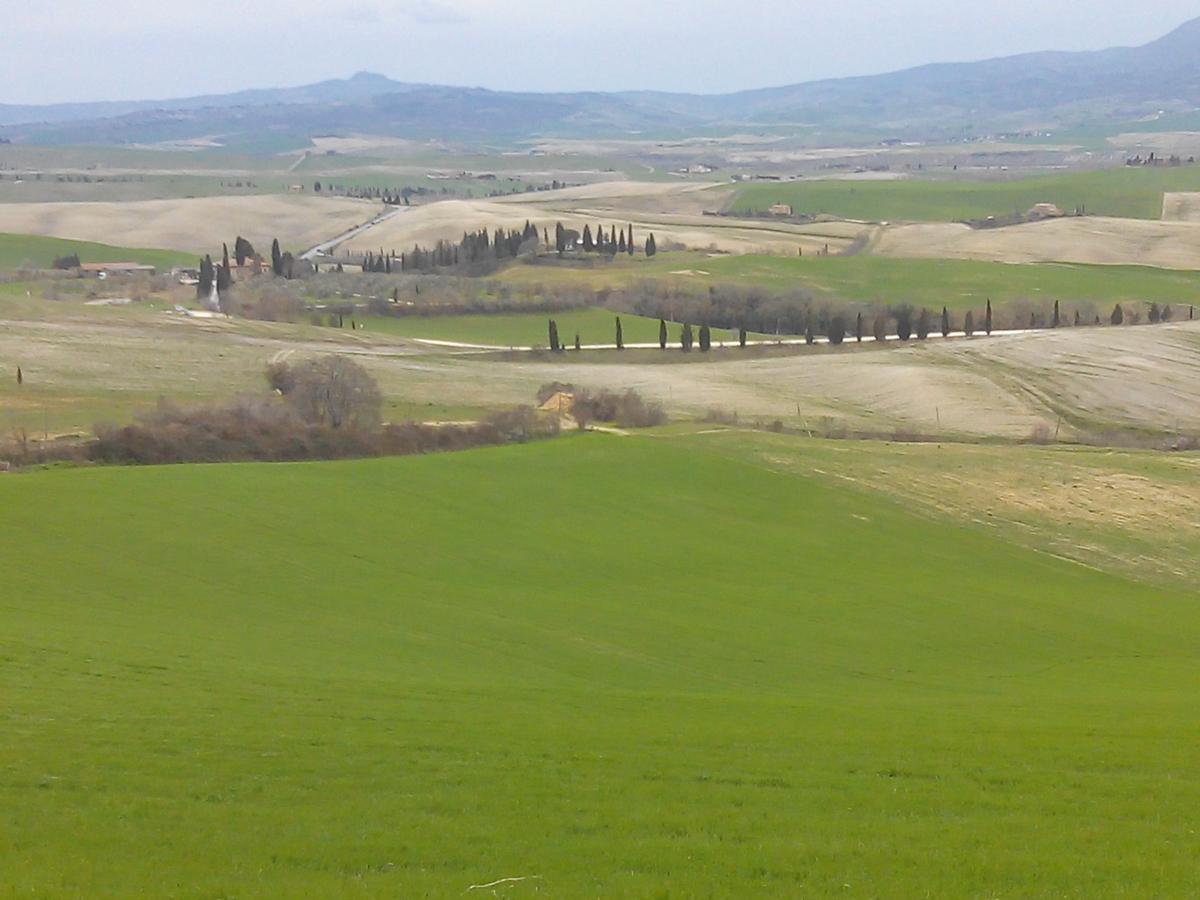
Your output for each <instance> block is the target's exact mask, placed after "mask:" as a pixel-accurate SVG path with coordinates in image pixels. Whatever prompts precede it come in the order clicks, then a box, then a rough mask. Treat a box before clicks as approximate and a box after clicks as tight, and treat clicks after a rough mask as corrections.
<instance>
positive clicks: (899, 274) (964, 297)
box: [499, 253, 1200, 309]
mask: <svg viewBox="0 0 1200 900" xmlns="http://www.w3.org/2000/svg"><path fill="white" fill-rule="evenodd" d="M680 271H691V272H703V273H705V274H703V275H696V274H693V275H678V274H672V273H673V272H680ZM499 277H500V278H502V279H504V280H506V281H509V282H511V283H514V284H521V285H525V286H529V285H538V284H540V285H542V286H543V287H545V288H547V289H548V290H549V289H553V287H555V286H557V285H567V284H573V285H579V284H586V285H587V286H588V287H591V288H594V289H598V288H604V287H608V288H621V287H629V286H631V285H635V284H637V283H638V282H639V281H644V280H655V281H671V282H674V283H676V284H678V285H680V286H681V287H686V288H688V289H690V290H693V291H703V290H705V289H706V288H707V286H708V285H710V284H720V285H727V286H732V287H740V288H762V289H763V290H766V291H771V292H787V291H790V290H797V289H800V290H807V291H810V292H812V293H813V294H814V295H815V296H817V297H819V298H824V299H842V300H857V301H865V302H870V303H873V302H876V301H879V302H883V303H885V304H889V305H896V304H899V303H910V304H924V305H928V306H949V307H950V308H951V309H967V308H974V307H978V306H980V305H982V304H983V303H984V301H985V300H986V299H988V298H989V297H990V298H991V299H992V302H993V303H1001V304H1003V303H1009V302H1012V301H1015V300H1047V301H1049V300H1063V301H1092V302H1095V303H1103V304H1109V303H1117V302H1134V301H1139V300H1141V301H1146V302H1151V301H1153V302H1157V303H1174V304H1184V303H1186V304H1193V303H1197V302H1200V272H1187V271H1179V270H1172V269H1155V268H1149V267H1145V266H1089V265H1077V264H1072V263H1051V264H1037V265H1010V264H1006V263H995V262H979V261H975V260H940V259H894V258H889V257H882V256H830V257H804V258H800V257H784V256H755V255H747V256H715V257H710V256H707V255H705V254H698V253H672V254H667V255H664V256H663V257H661V258H658V259H653V260H643V259H640V258H639V259H637V260H630V261H617V262H615V263H614V264H613V265H611V266H607V267H597V268H594V269H587V270H577V269H568V268H565V267H564V268H563V269H559V270H556V269H554V268H552V267H550V266H546V265H540V266H520V265H518V266H513V267H510V268H508V269H506V270H504V271H503V272H502V273H501V274H500V276H499Z"/></svg>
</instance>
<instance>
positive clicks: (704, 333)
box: [700, 325, 712, 353]
mask: <svg viewBox="0 0 1200 900" xmlns="http://www.w3.org/2000/svg"><path fill="white" fill-rule="evenodd" d="M710 347H712V331H710V330H709V327H708V326H707V325H701V326H700V352H701V353H707V352H708V350H709V348H710Z"/></svg>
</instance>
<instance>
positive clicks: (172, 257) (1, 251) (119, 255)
mask: <svg viewBox="0 0 1200 900" xmlns="http://www.w3.org/2000/svg"><path fill="white" fill-rule="evenodd" d="M73 253H78V254H79V259H80V261H81V262H85V263H89V262H91V263H108V262H136V263H143V264H145V265H150V266H157V267H158V268H159V269H170V268H172V267H173V266H189V265H190V266H194V265H196V258H195V257H194V256H192V255H190V254H187V253H178V252H176V251H174V250H144V249H135V248H131V247H111V246H109V245H108V244H93V243H90V242H88V241H68V240H63V239H62V238H52V237H41V236H40V235H32V234H0V269H16V268H19V267H21V266H24V265H29V264H32V265H33V266H34V267H36V268H40V269H48V268H50V266H51V265H53V263H54V260H56V259H58V258H59V257H62V256H70V255H71V254H73Z"/></svg>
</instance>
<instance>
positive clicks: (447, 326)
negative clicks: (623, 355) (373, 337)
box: [363, 308, 737, 347]
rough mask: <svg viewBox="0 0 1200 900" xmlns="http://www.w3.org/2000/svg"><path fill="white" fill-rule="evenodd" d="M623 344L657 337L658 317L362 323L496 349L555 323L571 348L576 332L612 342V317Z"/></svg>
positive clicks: (602, 312) (563, 315)
mask: <svg viewBox="0 0 1200 900" xmlns="http://www.w3.org/2000/svg"><path fill="white" fill-rule="evenodd" d="M618 315H619V316H620V317H621V330H622V333H623V335H624V339H625V343H627V344H645V343H654V342H657V341H658V319H648V318H645V317H644V316H634V315H629V314H627V313H615V312H613V311H611V310H607V309H600V308H590V309H580V310H571V311H565V312H558V313H511V314H505V315H477V316H404V317H397V316H371V317H370V318H367V319H365V320H364V321H363V325H364V326H365V327H366V328H367V329H368V330H372V331H379V332H383V333H385V334H395V335H400V336H403V337H412V338H423V339H426V340H439V341H458V342H461V343H464V344H485V345H492V346H499V347H535V346H542V347H545V346H548V345H549V329H548V322H549V320H550V319H554V320H555V321H556V322H557V323H558V334H559V339H560V340H561V341H562V342H563V343H564V344H565V345H567V346H571V345H572V344H573V343H574V341H575V335H576V334H577V333H578V335H579V339H580V342H581V343H583V344H612V343H615V341H616V328H617V326H616V317H617V316H618ZM668 331H669V334H670V338H671V341H672V343H675V342H676V341H678V338H679V326H677V325H669V327H668ZM712 339H713V341H714V342H716V341H736V340H737V332H728V331H724V330H722V329H716V330H714V331H713V333H712Z"/></svg>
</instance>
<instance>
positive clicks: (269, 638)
mask: <svg viewBox="0 0 1200 900" xmlns="http://www.w3.org/2000/svg"><path fill="white" fill-rule="evenodd" d="M740 440H741V441H743V442H744V443H745V446H744V445H743V443H739V441H729V442H724V443H718V444H716V445H710V444H708V443H706V439H705V437H704V436H703V435H692V436H671V435H670V433H669V432H668V433H664V434H662V435H659V436H656V437H654V438H645V437H628V438H622V437H614V436H603V435H597V436H588V437H571V438H563V439H560V440H558V441H554V442H550V443H544V444H536V445H528V446H513V447H507V448H502V449H495V450H487V451H478V452H469V453H463V454H455V455H440V456H429V457H420V458H409V459H401V460H373V461H363V462H341V463H325V464H300V465H258V466H255V465H240V466H224V465H219V466H196V467H168V468H158V469H72V470H51V471H40V472H32V473H27V474H19V475H7V476H0V571H3V573H4V579H3V584H4V587H3V590H2V591H0V621H2V622H3V629H2V630H0V696H3V697H4V703H3V704H0V767H2V771H3V778H0V859H2V860H3V865H2V866H0V894H5V895H11V896H87V897H132V896H189V897H191V896H201V897H233V896H236V897H240V898H249V897H271V898H277V897H314V896H319V897H330V898H332V897H374V896H377V897H415V896H438V897H443V896H444V897H461V896H465V895H476V896H490V895H491V894H492V893H494V894H495V895H497V896H505V897H525V896H534V895H538V896H552V897H598V896H603V897H617V896H624V897H628V896H638V897H642V896H645V897H667V896H677V897H693V896H714V897H732V896H792V897H798V896H838V897H918V896H920V897H947V896H960V897H1016V896H1046V897H1051V896H1053V897H1063V896H1073V897H1083V896H1130V897H1148V896H1155V897H1171V896H1175V897H1188V896H1196V895H1197V893H1200V868H1197V866H1196V859H1197V857H1198V854H1200V836H1198V830H1200V813H1198V812H1197V810H1198V809H1200V749H1198V748H1200V691H1198V688H1200V604H1197V597H1196V595H1195V594H1194V593H1193V592H1188V591H1185V590H1184V589H1183V588H1182V587H1180V588H1175V587H1171V586H1169V585H1168V586H1163V585H1158V586H1153V587H1152V586H1150V585H1147V584H1140V583H1137V582H1135V581H1131V580H1127V579H1126V578H1124V577H1121V576H1118V575H1113V574H1107V573H1106V572H1103V571H1100V570H1098V569H1095V568H1090V567H1084V566H1080V565H1077V564H1074V563H1071V562H1067V561H1065V560H1063V559H1061V558H1057V557H1054V556H1051V555H1049V554H1043V553H1038V552H1034V551H1032V550H1029V549H1025V548H1022V547H1019V546H1016V545H1015V544H1011V543H1008V542H1006V541H1005V540H1003V539H1002V538H1001V537H999V536H998V534H997V532H996V531H994V530H992V529H989V528H988V527H987V526H985V525H982V524H979V525H975V524H964V523H962V522H959V521H952V520H949V519H946V520H943V519H941V518H939V517H936V516H934V515H932V514H930V513H928V512H923V513H920V514H918V513H914V512H911V511H908V510H907V509H906V508H904V507H902V506H900V505H898V504H896V503H894V502H893V501H891V500H889V499H886V498H884V497H882V496H880V495H879V494H876V493H871V492H868V491H867V490H866V489H864V488H860V487H855V486H851V485H849V483H848V482H846V481H845V480H843V479H841V478H831V477H830V476H828V475H826V474H824V473H823V472H822V471H820V470H819V465H818V464H813V462H809V463H805V462H804V460H803V457H802V455H801V457H800V458H799V459H797V458H794V457H790V458H789V463H788V465H787V466H786V467H779V466H775V465H773V464H772V463H771V462H770V457H771V455H772V452H771V449H770V447H769V446H767V447H766V448H765V449H766V452H765V454H762V455H760V454H759V451H762V450H763V449H764V447H763V446H759V445H758V444H757V443H756V441H757V438H755V437H752V436H747V437H745V438H743V439H740ZM773 440H781V439H773ZM747 449H749V450H751V451H752V452H746V451H747ZM929 452H931V453H933V452H936V449H935V448H933V447H931V448H929ZM760 460H761V461H760ZM521 877H524V878H526V880H524V881H515V882H507V883H505V884H503V885H499V886H497V887H496V888H495V889H486V890H475V891H472V890H471V886H472V885H482V884H486V883H489V882H492V881H495V880H496V879H501V878H521Z"/></svg>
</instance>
